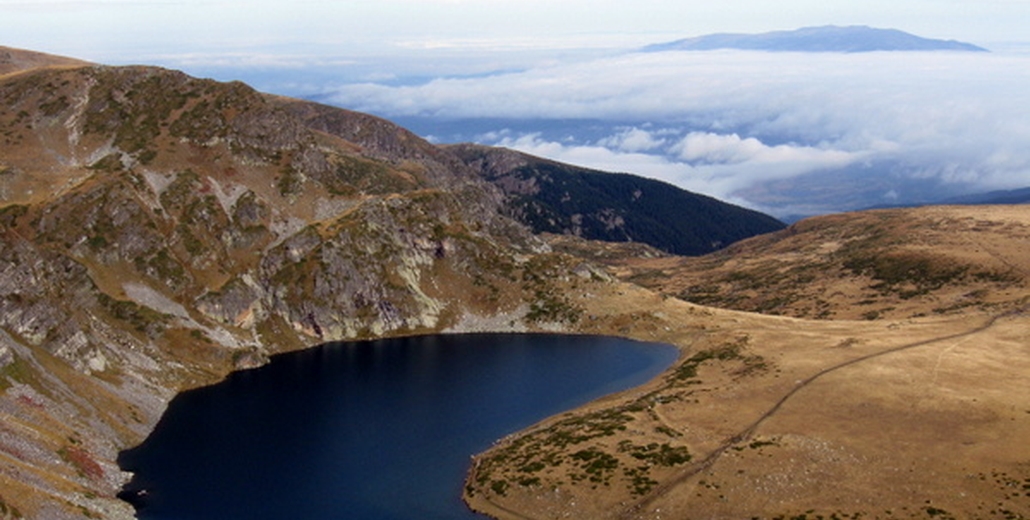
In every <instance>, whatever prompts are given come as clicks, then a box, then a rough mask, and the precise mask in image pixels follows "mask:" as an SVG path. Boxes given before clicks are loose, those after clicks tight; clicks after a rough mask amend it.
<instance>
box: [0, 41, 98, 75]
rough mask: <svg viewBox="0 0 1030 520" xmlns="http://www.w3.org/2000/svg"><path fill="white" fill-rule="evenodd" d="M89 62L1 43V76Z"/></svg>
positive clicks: (81, 64) (77, 65) (82, 64)
mask: <svg viewBox="0 0 1030 520" xmlns="http://www.w3.org/2000/svg"><path fill="white" fill-rule="evenodd" d="M84 65H89V62H85V61H82V60H77V59H75V58H66V57H64V56H55V55H53V54H45V53H42V52H34V51H27V50H23V49H15V48H12V47H4V46H2V45H0V76H3V75H5V74H10V73H12V72H21V71H24V70H31V69H37V68H41V67H81V66H84Z"/></svg>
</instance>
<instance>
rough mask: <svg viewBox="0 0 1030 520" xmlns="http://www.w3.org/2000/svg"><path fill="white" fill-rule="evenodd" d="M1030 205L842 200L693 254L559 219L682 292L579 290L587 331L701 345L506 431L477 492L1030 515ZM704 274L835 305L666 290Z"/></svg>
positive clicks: (586, 512)
mask: <svg viewBox="0 0 1030 520" xmlns="http://www.w3.org/2000/svg"><path fill="white" fill-rule="evenodd" d="M1028 224H1030V216H1028V212H1027V211H1026V209H1025V208H1021V207H1004V208H1002V207H997V208H994V207H992V208H973V207H955V208H951V207H941V208H924V209H918V210H898V211H886V212H870V213H856V214H847V215H835V216H831V217H824V218H819V219H812V220H808V221H805V222H801V223H799V224H797V225H795V226H793V227H792V228H791V229H790V230H787V231H785V232H783V233H777V234H773V235H769V236H765V237H759V238H756V239H753V240H750V241H746V242H744V243H742V244H739V245H737V246H734V247H731V248H730V249H729V250H728V251H726V252H721V253H717V254H715V255H710V256H708V257H704V258H700V259H694V260H688V259H681V258H644V259H634V260H628V259H626V257H622V259H621V260H619V259H618V257H619V255H620V254H625V253H629V252H627V251H625V250H619V249H615V248H610V247H608V248H606V250H605V253H603V254H591V253H590V251H589V246H590V244H587V243H582V242H580V243H575V244H569V243H568V242H569V239H568V237H560V238H559V239H558V240H557V242H555V243H556V244H557V246H556V247H561V248H562V249H563V250H567V251H577V252H578V254H582V255H584V256H588V255H589V256H591V257H593V258H595V259H596V260H597V261H603V262H608V263H609V264H611V265H616V266H618V269H620V274H622V275H623V276H626V277H627V278H629V277H633V276H634V275H635V278H634V279H637V280H643V281H646V282H647V283H648V284H650V285H652V286H655V287H661V288H662V289H663V290H664V291H667V292H666V293H665V296H660V295H656V294H654V293H651V292H649V291H646V290H643V289H639V288H638V289H631V288H629V286H627V287H623V288H618V289H616V290H615V291H616V294H612V293H602V292H597V293H593V294H591V295H589V296H586V297H583V299H582V300H577V301H582V302H583V306H584V312H585V313H586V314H587V315H588V316H589V317H590V321H588V322H586V324H585V325H586V326H587V327H588V329H587V330H593V331H596V332H601V333H618V334H623V335H629V336H631V337H636V338H640V339H651V340H658V341H664V342H668V343H672V344H676V345H679V346H681V347H682V348H683V349H684V354H683V356H682V358H681V360H680V362H679V363H678V365H677V366H675V367H674V368H673V369H671V370H669V371H668V372H666V373H665V374H664V375H663V376H662V377H659V378H658V379H656V380H655V381H652V382H651V383H650V384H649V385H646V386H644V387H642V388H639V389H636V390H633V391H629V392H625V393H623V394H621V395H617V396H611V397H609V398H608V399H605V400H602V401H600V402H597V403H594V404H592V405H590V406H588V407H585V408H583V409H581V410H577V411H574V412H570V413H567V414H563V415H561V416H558V417H555V418H552V419H548V420H546V421H543V422H541V423H540V424H538V425H535V426H533V427H531V428H529V429H527V430H526V431H524V432H521V433H520V434H518V435H513V436H510V437H507V438H505V439H503V440H502V441H500V442H498V443H497V444H496V445H495V446H493V447H492V448H491V449H490V450H488V451H487V452H486V453H484V454H483V455H480V456H479V457H477V459H476V462H475V464H474V465H473V469H472V470H471V472H470V474H469V479H468V487H467V489H466V495H465V498H466V500H467V501H468V502H469V503H470V504H471V505H472V506H473V507H474V508H476V509H478V510H480V511H483V512H486V513H488V514H490V515H493V516H496V517H498V518H504V519H526V518H533V519H538V518H539V519H543V518H596V519H645V518H646V519H667V518H676V519H708V518H712V519H739V518H759V519H769V520H772V519H818V518H823V519H845V518H846V519H859V518H865V519H868V518H881V519H925V520H930V519H934V518H936V519H999V520H1001V519H1006V520H1020V519H1026V518H1030V443H1028V442H1027V439H1030V383H1028V380H1027V374H1030V320H1028V314H1027V313H1028V312H1030V305H1028V303H1030V289H1028V287H1027V286H1026V284H1025V283H1024V277H1025V276H1026V273H1027V262H1028V260H1027V259H1028V258H1030V256H1028V255H1027V253H1028V250H1027V248H1028V247H1030V241H1028V235H1027V230H1028V229H1030V228H1028ZM630 254H635V253H630ZM641 266H645V267H641ZM899 272H900V274H895V273H899ZM734 273H740V275H739V277H735V276H734ZM802 276H803V277H805V278H804V279H802V280H799V279H798V277H802ZM701 283H706V284H710V285H716V286H717V290H716V289H712V290H710V291H708V292H707V293H706V294H708V295H709V296H710V297H713V298H714V297H721V298H725V299H726V301H727V302H732V303H734V304H737V305H740V304H741V303H747V302H762V301H774V300H775V299H776V298H777V297H779V296H780V295H781V294H780V292H779V291H784V292H787V294H791V295H793V296H792V297H791V298H788V299H784V300H781V301H782V302H784V303H781V304H780V305H779V306H776V307H772V306H771V307H770V309H775V310H778V311H781V312H798V313H805V314H813V311H812V310H807V311H806V310H805V309H806V307H804V306H803V305H804V302H803V300H805V299H812V300H813V301H815V300H817V299H821V300H822V301H824V302H826V303H825V304H822V305H821V307H820V308H822V309H825V310H829V311H830V312H831V313H832V314H833V316H834V317H836V318H837V319H827V318H828V317H829V316H826V315H823V316H821V317H822V319H820V320H811V319H799V318H793V317H773V316H766V315H761V314H756V313H745V312H739V311H729V310H722V309H715V308H711V307H700V306H697V305H694V304H690V303H686V302H684V301H682V300H680V299H678V298H673V297H669V296H668V295H669V294H677V293H680V292H682V291H683V290H684V288H689V287H691V286H693V285H697V284H701ZM745 283H746V284H748V285H744V284H745ZM732 284H740V285H736V286H734V285H732ZM734 291H741V292H745V298H734V296H736V295H735V294H734ZM903 293H904V294H903ZM909 293H912V294H909ZM970 293H976V294H970ZM864 299H873V300H875V301H874V303H872V304H860V302H861V301H862V300H864ZM965 302H970V303H968V304H965ZM714 303H720V302H718V301H715V302H714ZM958 303H963V304H961V305H959V304H958ZM850 305H856V306H857V308H855V309H851V308H850V307H849V306H850ZM886 307H895V309H893V310H886ZM938 307H944V308H942V309H941V311H939V312H935V311H934V309H936V308H938ZM869 309H873V310H878V311H879V316H878V319H877V320H874V321H869V320H867V319H857V320H845V319H840V318H839V316H840V315H856V316H861V315H862V314H863V313H865V312H868V310H869ZM911 316H918V317H911ZM589 327H593V329H590V328H589Z"/></svg>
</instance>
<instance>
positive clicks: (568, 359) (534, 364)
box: [118, 334, 677, 520]
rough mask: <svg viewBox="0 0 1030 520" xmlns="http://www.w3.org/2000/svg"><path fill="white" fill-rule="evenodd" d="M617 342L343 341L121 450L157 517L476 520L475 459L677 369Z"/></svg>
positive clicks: (237, 381)
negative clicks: (469, 497)
mask: <svg viewBox="0 0 1030 520" xmlns="http://www.w3.org/2000/svg"><path fill="white" fill-rule="evenodd" d="M676 356H677V351H676V349H674V348H673V347H670V346H667V345H656V344H648V343H638V342H632V341H627V340H622V339H616V338H606V337H596V336H562V335H516V334H512V335H498V334H472V335H448V336H427V337H418V338H406V339H391V340H381V341H371V342H360V343H335V344H329V345H325V346H322V347H318V348H315V349H311V350H305V351H302V352H295V353H291V354H285V355H281V356H276V357H274V358H273V359H272V362H271V363H270V364H268V365H266V366H264V367H261V368H258V369H255V370H248V371H244V372H238V373H234V374H232V375H231V376H229V378H228V379H226V380H225V381H223V382H221V383H219V384H217V385H213V386H209V387H205V388H200V389H197V390H192V391H189V392H185V393H182V394H180V395H179V396H177V397H176V398H175V399H173V400H172V402H171V403H170V405H169V407H168V410H167V412H166V413H165V414H164V416H163V417H162V418H161V421H160V422H159V423H158V425H157V427H156V429H155V430H154V432H153V433H152V434H151V435H150V437H148V438H147V439H146V441H145V442H144V443H143V444H142V445H140V446H138V447H136V448H134V449H131V450H127V451H125V452H122V454H121V456H120V457H119V461H118V462H119V464H120V465H121V467H122V468H123V469H126V470H128V471H132V472H135V473H136V476H135V478H134V479H133V481H132V482H131V483H130V484H129V485H128V486H126V489H127V490H130V491H135V490H139V489H145V490H146V494H145V495H143V496H141V497H140V500H141V505H140V506H138V507H140V509H139V516H140V518H143V519H162V520H164V519H175V520H198V519H207V518H211V519H222V520H224V519H263V518H268V519H277V520H279V519H283V518H291V519H382V520H386V519H420V520H425V519H475V518H482V517H480V516H479V515H476V514H473V513H472V512H470V511H468V510H467V509H466V508H465V506H464V504H463V503H462V501H461V498H460V497H461V488H462V486H463V484H464V477H465V472H466V470H467V469H468V465H469V462H470V457H471V456H472V455H473V454H475V453H477V452H480V451H483V450H484V449H486V448H487V447H489V446H490V444H491V443H492V442H493V441H495V440H496V439H498V438H500V437H503V436H504V435H507V434H509V433H512V432H514V431H517V430H519V429H521V428H524V427H526V426H529V425H531V424H533V423H535V422H537V421H539V420H541V419H543V418H545V417H547V416H550V415H554V414H557V413H559V412H562V411H564V410H567V409H570V408H573V407H575V406H577V405H580V404H583V403H585V402H587V401H589V400H591V399H594V398H597V397H599V396H601V395H604V394H608V393H611V392H615V391H619V390H623V389H626V388H630V387H633V386H636V385H639V384H642V383H644V382H646V381H647V380H649V379H650V378H652V377H654V376H655V375H657V374H658V373H659V372H661V371H662V370H663V369H665V368H666V367H667V366H669V365H670V364H671V363H672V362H673V361H674V360H675V358H676Z"/></svg>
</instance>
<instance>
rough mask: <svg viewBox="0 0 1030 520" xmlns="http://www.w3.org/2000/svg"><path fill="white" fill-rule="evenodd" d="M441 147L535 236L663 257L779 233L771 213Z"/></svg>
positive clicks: (644, 182) (552, 165) (661, 187)
mask: <svg viewBox="0 0 1030 520" xmlns="http://www.w3.org/2000/svg"><path fill="white" fill-rule="evenodd" d="M445 148H446V149H447V150H449V151H451V152H453V153H455V154H456V155H458V156H459V157H460V158H462V159H463V160H464V161H465V163H466V164H467V165H469V166H472V167H474V168H475V169H476V170H478V171H481V172H482V173H483V176H484V178H485V179H486V180H487V181H489V182H491V183H492V184H494V185H495V186H497V187H498V188H499V189H500V190H501V191H502V192H503V193H504V195H505V199H506V204H505V207H506V213H507V214H508V215H509V216H511V217H513V218H515V219H516V220H519V221H520V222H522V223H523V224H526V225H527V226H529V227H530V228H531V229H533V231H534V232H535V233H557V234H571V235H575V236H579V237H582V238H586V239H592V240H602V241H608V242H640V243H644V244H648V245H650V246H652V247H656V248H658V249H661V250H663V251H665V252H667V253H672V254H678V255H701V254H705V253H710V252H712V251H714V250H717V249H721V248H722V247H725V246H727V245H729V244H732V243H734V242H737V241H739V240H742V239H745V238H748V237H751V236H755V235H760V234H763V233H769V232H773V231H778V230H780V229H783V227H784V225H783V224H782V223H781V222H779V221H778V220H776V219H774V218H772V217H770V216H768V215H764V214H761V213H759V212H756V211H753V210H749V209H745V208H741V207H739V206H734V205H731V204H728V203H725V202H722V201H718V200H716V199H713V198H711V197H707V196H704V195H699V194H696V193H691V192H689V191H686V190H683V189H681V188H678V187H676V186H673V185H671V184H667V183H664V182H661V181H658V180H654V179H647V178H644V177H638V176H635V175H628V174H618V173H608V172H600V171H597V170H592V169H589V168H580V167H576V166H571V165H568V164H562V163H559V162H556V161H551V160H547V159H542V158H539V157H534V156H532V155H528V154H524V153H521V152H516V151H512V150H505V149H497V148H491V147H486V146H481V145H473V144H459V145H448V146H446V147H445Z"/></svg>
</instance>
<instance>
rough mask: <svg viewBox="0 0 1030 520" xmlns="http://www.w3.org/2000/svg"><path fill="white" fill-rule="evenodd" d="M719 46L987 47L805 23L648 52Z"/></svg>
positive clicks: (651, 48) (776, 48) (802, 48)
mask: <svg viewBox="0 0 1030 520" xmlns="http://www.w3.org/2000/svg"><path fill="white" fill-rule="evenodd" d="M716 49H739V50H757V51H768V52H844V53H852V52H874V51H896V52H902V51H963V52H988V51H987V49H984V48H982V47H978V46H976V45H973V44H970V43H964V42H959V41H955V40H937V39H929V38H922V37H919V36H916V35H913V34H910V33H906V32H904V31H900V30H897V29H877V28H872V27H868V26H861V25H852V26H836V25H826V26H820V27H803V28H801V29H795V30H790V31H772V32H766V33H760V34H742V33H718V34H709V35H704V36H697V37H693V38H685V39H682V40H675V41H671V42H666V43H658V44H653V45H648V46H646V47H644V48H643V49H642V50H643V51H644V52H664V51H708V50H716Z"/></svg>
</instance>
